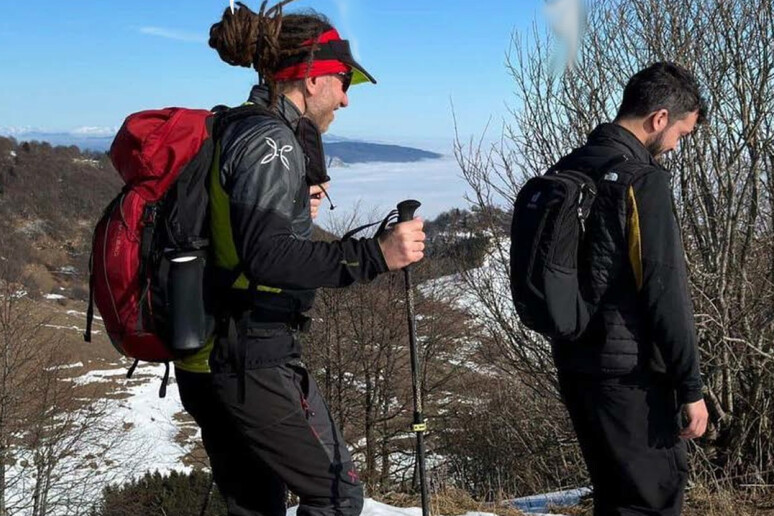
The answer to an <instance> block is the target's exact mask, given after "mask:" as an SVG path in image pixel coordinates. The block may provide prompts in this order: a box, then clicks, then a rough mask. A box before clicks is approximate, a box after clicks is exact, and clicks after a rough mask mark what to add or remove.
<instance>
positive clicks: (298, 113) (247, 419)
mask: <svg viewBox="0 0 774 516" xmlns="http://www.w3.org/2000/svg"><path fill="white" fill-rule="evenodd" d="M288 1H289V0H285V1H284V2H281V3H280V4H278V5H277V6H275V7H273V8H271V9H269V10H268V11H267V10H265V4H266V3H265V2H264V4H263V6H262V7H261V10H260V12H258V13H255V12H253V11H251V10H250V9H248V8H247V7H246V6H244V5H243V4H238V7H237V8H236V9H235V10H234V11H232V10H231V9H228V8H227V9H226V10H225V12H224V14H223V17H222V19H221V21H220V22H218V23H216V24H214V25H213V26H212V28H211V29H210V41H209V44H210V46H211V47H212V48H214V49H215V50H217V52H218V54H219V55H220V57H221V58H222V59H223V60H224V61H226V62H227V63H229V64H231V65H237V66H245V67H253V68H255V70H256V71H257V72H258V74H259V77H260V83H259V85H258V86H255V87H254V88H253V89H252V91H251V92H250V96H249V100H248V103H247V105H248V106H252V107H253V108H254V109H255V112H254V113H252V114H250V115H249V116H243V117H240V118H238V119H236V120H234V121H233V122H231V123H228V124H226V125H225V127H224V128H223V130H222V131H221V132H216V134H218V135H219V138H218V141H217V143H216V151H215V153H216V154H215V164H214V165H216V166H213V169H212V174H211V177H210V183H209V193H210V212H211V213H210V217H211V228H212V246H213V253H212V257H213V258H212V261H214V265H215V271H216V273H215V274H213V278H214V279H213V281H214V283H215V286H216V288H214V289H213V291H214V293H213V294H212V299H211V301H212V305H213V306H216V307H217V320H218V322H217V328H216V337H215V339H214V344H213V345H211V346H210V348H209V349H207V348H205V350H203V351H202V352H201V353H199V354H197V355H195V356H193V357H189V358H187V359H185V360H181V361H178V362H177V364H176V375H177V381H178V386H179V388H180V395H181V399H182V401H183V404H184V406H185V407H186V410H188V412H189V413H191V414H192V415H193V416H194V418H195V419H196V421H197V423H198V424H199V425H200V427H201V428H202V440H203V441H204V445H205V448H206V449H207V453H208V455H209V456H210V461H211V464H212V468H213V476H214V478H215V481H216V483H217V484H218V487H219V488H220V490H221V492H222V493H223V495H224V497H225V499H226V502H227V505H228V510H229V514H232V515H264V516H275V515H276V516H279V515H284V514H285V500H286V491H287V489H290V491H292V492H293V493H295V494H296V495H298V497H299V501H300V504H299V508H298V514H299V516H308V515H331V516H332V515H334V514H336V515H343V516H357V515H358V514H359V513H360V511H361V509H362V506H363V490H362V486H361V484H360V482H359V480H358V476H357V473H356V471H355V468H354V466H353V463H352V458H351V456H350V454H349V451H348V450H347V447H346V444H345V442H344V440H343V438H342V435H341V432H340V431H339V429H338V428H337V426H336V425H335V424H334V423H333V419H332V417H331V414H330V412H329V410H328V408H327V406H326V405H325V402H324V400H323V399H322V397H321V395H320V392H319V390H318V388H317V385H316V384H315V381H314V379H313V378H312V377H311V375H310V374H309V373H308V372H307V370H306V369H305V368H304V366H303V365H302V363H301V362H300V356H301V348H300V344H299V338H298V337H299V335H298V334H299V333H300V332H303V331H305V330H306V329H307V328H308V323H309V319H308V318H307V317H305V316H304V315H303V313H304V312H306V311H307V310H309V308H310V307H311V306H312V301H313V298H314V290H315V289H316V288H319V287H344V286H347V285H350V284H353V283H355V282H357V281H361V282H362V281H369V280H371V279H373V278H375V277H376V276H377V275H378V274H381V273H384V272H387V271H388V270H397V269H400V268H402V267H405V266H406V265H409V264H411V263H414V262H417V261H419V260H420V259H422V257H423V249H424V239H425V235H424V233H423V231H422V229H423V224H422V221H421V220H420V219H418V218H417V219H415V220H412V221H407V222H403V223H400V224H396V225H395V226H393V227H392V228H391V229H388V230H387V231H385V232H383V233H382V234H381V236H379V237H378V238H365V239H347V240H343V241H336V242H313V241H311V240H310V239H309V238H310V236H311V232H312V218H313V217H314V215H315V214H316V211H317V208H318V207H319V204H320V199H319V196H320V194H326V192H325V189H326V186H327V181H328V180H329V178H328V176H327V174H326V172H325V161H324V156H323V150H322V142H321V138H320V133H322V132H324V131H325V130H327V129H328V126H329V125H330V124H331V122H332V121H333V118H334V111H335V110H336V109H338V108H342V107H346V106H347V105H348V97H347V89H348V88H349V86H350V85H352V84H358V83H362V82H372V83H375V82H376V81H375V80H374V79H373V77H371V75H369V74H368V73H367V72H366V71H365V70H364V69H363V67H362V66H360V65H359V64H358V63H357V62H356V61H355V60H354V59H353V57H352V54H351V53H350V50H349V44H348V42H347V41H346V40H343V39H341V38H340V36H339V34H338V32H337V31H336V29H334V28H333V26H332V25H331V24H330V23H329V22H328V20H327V19H326V18H325V17H324V16H322V15H320V14H318V13H315V12H307V13H304V14H288V15H286V16H283V15H282V6H283V5H285V4H287V3H288ZM236 109H241V110H244V109H250V108H245V107H240V108H236ZM233 111H234V110H232V112H233ZM228 113H229V112H226V114H225V116H226V117H227V116H228ZM326 195H327V194H326ZM221 273H222V274H221ZM221 276H222V278H221ZM210 351H211V353H210ZM208 355H209V364H208V363H207V356H208ZM208 365H209V367H208ZM210 368H211V373H210V372H209V371H210Z"/></svg>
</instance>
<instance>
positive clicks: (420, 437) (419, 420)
mask: <svg viewBox="0 0 774 516" xmlns="http://www.w3.org/2000/svg"><path fill="white" fill-rule="evenodd" d="M419 206H421V204H420V202H419V201H415V200H406V201H403V202H401V203H398V222H406V221H408V220H412V219H413V218H414V211H416V209H417V208H419ZM403 275H404V277H405V280H406V307H407V312H408V327H409V344H410V350H411V386H412V388H413V391H414V424H413V425H411V430H412V431H414V432H416V434H417V464H418V467H419V487H420V492H421V495H422V516H430V507H429V503H430V500H429V497H428V495H427V476H426V474H425V430H427V423H425V418H424V416H423V415H422V389H421V385H420V382H419V354H418V353H417V330H416V317H415V316H414V288H413V285H412V284H411V267H410V266H409V265H407V266H405V267H404V268H403Z"/></svg>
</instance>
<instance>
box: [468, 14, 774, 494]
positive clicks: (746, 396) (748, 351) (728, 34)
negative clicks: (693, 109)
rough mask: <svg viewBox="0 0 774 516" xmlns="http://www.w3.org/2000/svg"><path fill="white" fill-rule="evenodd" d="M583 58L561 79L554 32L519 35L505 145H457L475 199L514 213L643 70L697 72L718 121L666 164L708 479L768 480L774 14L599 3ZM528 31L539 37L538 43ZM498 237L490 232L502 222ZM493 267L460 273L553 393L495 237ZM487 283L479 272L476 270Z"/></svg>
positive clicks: (510, 62) (530, 374)
mask: <svg viewBox="0 0 774 516" xmlns="http://www.w3.org/2000/svg"><path fill="white" fill-rule="evenodd" d="M589 7H590V10H589V13H588V18H587V23H586V32H585V36H584V39H583V44H582V46H581V49H580V55H579V56H578V60H577V64H576V66H575V67H574V68H573V69H572V70H568V71H566V72H564V73H563V74H560V75H559V74H557V73H556V71H555V69H554V68H552V66H551V64H550V59H548V57H549V55H550V49H551V46H552V43H553V40H552V37H551V35H550V34H547V33H545V32H543V31H542V30H541V29H540V28H538V26H537V25H536V26H534V27H533V29H532V32H531V33H530V34H521V33H516V34H514V36H513V40H512V47H511V51H510V52H509V54H508V58H507V66H508V69H509V71H510V73H511V76H512V78H513V81H514V87H515V95H516V97H515V99H514V102H513V108H512V110H511V112H510V119H509V120H508V121H507V123H506V124H505V125H504V127H503V131H502V138H501V140H500V142H499V143H498V144H496V145H494V146H487V145H484V144H482V143H481V142H478V143H475V142H471V143H468V144H462V143H459V139H458V145H457V149H456V150H457V157H458V161H459V163H460V166H461V168H462V171H463V174H464V175H465V178H466V179H467V181H468V183H469V184H470V186H471V187H472V191H473V196H472V197H471V199H470V200H471V202H472V204H473V205H474V206H476V207H478V209H479V210H481V211H482V212H484V213H486V212H488V211H491V212H492V213H495V212H496V211H497V210H495V209H493V207H497V206H500V207H505V208H506V209H507V208H508V207H510V206H511V205H512V203H513V201H514V199H515V197H516V193H517V192H518V189H519V187H520V186H521V185H522V184H523V182H524V181H525V180H526V179H527V178H529V177H532V176H534V175H536V174H541V173H543V172H544V171H545V170H546V169H547V168H548V167H549V166H550V165H552V164H553V163H554V162H555V161H556V160H557V159H558V158H559V157H560V156H562V155H563V154H565V153H567V152H568V151H570V150H571V149H572V148H573V147H576V146H579V145H581V144H582V143H583V141H584V139H585V136H586V134H587V133H589V132H590V131H591V130H592V129H593V128H594V127H595V126H596V125H597V124H599V123H601V122H606V121H610V120H612V119H613V118H614V116H615V112H616V109H617V106H618V104H619V102H620V98H621V93H622V91H623V87H624V85H625V83H626V81H627V80H628V78H629V77H630V76H631V75H632V74H633V73H635V72H636V71H637V70H639V69H641V68H642V67H644V66H646V65H648V64H650V63H651V62H654V61H658V60H671V61H675V62H678V63H681V64H683V65H684V66H686V67H687V68H689V69H691V70H693V71H694V73H695V74H696V75H697V78H698V79H699V82H700V83H701V84H703V85H704V88H705V90H706V93H707V94H708V96H709V98H710V100H711V119H710V122H709V123H708V124H706V126H705V127H702V128H700V129H699V130H698V131H697V132H696V134H695V135H693V136H691V137H690V138H688V139H687V140H688V141H687V142H686V143H685V144H684V146H683V148H682V149H681V150H680V152H679V153H677V154H676V155H675V156H674V157H673V158H672V159H671V160H670V162H669V163H667V164H666V165H667V166H668V167H671V168H672V169H673V170H675V174H674V175H673V186H674V191H675V196H676V205H675V209H676V212H677V214H678V215H679V219H680V221H681V226H682V231H683V239H684V243H685V247H686V255H687V256H686V257H687V259H688V262H689V269H690V270H689V275H690V282H691V286H692V289H693V299H694V303H695V309H696V316H697V323H698V329H699V346H700V350H701V357H702V370H703V373H704V379H705V383H706V396H707V399H708V402H709V406H710V410H711V414H712V429H711V431H710V432H709V435H708V437H707V438H706V439H705V440H704V441H702V443H701V451H702V452H703V453H702V454H701V455H702V456H703V457H704V458H705V459H706V465H707V466H708V468H707V469H706V471H707V472H713V473H714V474H717V473H720V474H721V475H725V477H726V478H737V479H742V478H746V479H753V480H756V481H764V482H766V481H771V479H772V476H773V475H774V443H772V441H771V439H770V435H771V431H772V424H774V410H773V407H772V405H771V396H770V394H769V393H771V392H772V390H774V370H773V367H772V365H773V364H774V362H772V360H773V359H774V348H773V346H774V344H773V337H774V311H773V310H772V308H771V307H772V306H773V305H772V301H774V211H773V210H772V203H773V199H774V178H773V177H772V175H773V174H774V169H773V165H774V163H772V162H773V161H774V158H773V156H774V130H773V127H774V125H773V124H774V122H772V121H773V120H774V116H772V115H774V53H772V49H771V42H772V41H774V6H772V3H771V2H763V3H760V4H756V3H750V2H746V1H744V0H663V1H662V0H659V1H656V0H631V1H628V2H620V1H615V0H601V1H597V2H594V3H593V4H591V5H590V6H589ZM528 37H529V42H528V39H527V38H528ZM492 227H493V228H494V225H492ZM492 236H493V241H494V246H493V249H494V251H493V255H492V260H493V264H492V267H491V271H490V272H489V273H486V274H478V273H473V272H471V273H467V274H463V277H464V278H465V280H466V282H467V284H468V285H469V288H470V290H471V291H472V292H474V293H475V295H476V296H477V299H478V300H479V301H480V304H481V305H482V306H483V307H485V309H486V311H487V313H488V315H487V316H486V317H487V318H488V324H491V326H490V327H489V330H490V332H491V333H492V335H493V337H492V340H493V342H494V344H495V345H496V349H499V350H500V352H502V354H503V355H504V356H507V357H508V358H509V362H508V365H509V369H510V370H511V371H512V372H514V373H515V374H516V376H517V377H518V379H519V380H520V381H522V382H524V383H525V384H526V385H528V386H529V387H532V388H536V389H539V390H543V391H546V392H550V391H551V390H552V386H551V381H550V376H551V375H550V373H551V369H552V368H551V365H550V362H549V360H548V355H547V353H548V351H547V350H548V348H547V345H546V343H545V342H544V341H543V340H542V339H540V338H537V337H536V336H535V335H532V334H530V333H529V332H525V331H524V329H523V328H521V327H520V325H519V324H518V322H517V320H516V317H515V315H514V314H513V313H512V311H510V305H509V300H508V299H507V298H508V294H507V291H504V290H503V289H502V287H501V285H498V284H497V282H496V280H495V279H493V277H494V276H498V277H500V278H507V277H508V276H507V274H508V272H507V271H508V267H507V260H506V257H507V248H508V245H509V243H508V242H507V238H506V235H504V234H502V233H501V232H500V233H497V232H495V231H494V230H493V231H492ZM477 274H478V275H477Z"/></svg>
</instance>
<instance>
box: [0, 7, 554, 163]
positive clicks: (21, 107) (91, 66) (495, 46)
mask: <svg viewBox="0 0 774 516" xmlns="http://www.w3.org/2000/svg"><path fill="white" fill-rule="evenodd" d="M270 3H272V2H270ZM3 4H4V5H3V9H2V16H0V84H2V86H1V87H0V91H2V93H1V94H0V128H3V129H4V130H6V131H7V129H8V128H19V127H31V128H35V129H39V130H43V131H72V130H76V129H80V130H83V128H115V127H116V126H118V125H120V123H121V121H122V120H123V118H124V116H125V115H127V114H128V113H131V112H133V111H138V110H141V109H147V108H152V107H161V106H167V105H182V106H188V107H211V106H212V105H215V104H220V103H224V104H230V105H233V104H238V103H240V102H242V101H243V100H244V99H245V97H246V95H247V93H248V91H249V89H250V86H251V85H252V84H253V83H254V82H255V81H256V75H255V72H254V71H252V70H250V69H247V68H238V67H232V66H229V65H227V64H226V63H224V62H222V61H221V60H220V59H219V57H218V55H217V53H216V52H215V51H214V50H212V49H210V48H209V47H208V46H207V43H206V40H207V34H208V31H209V27H210V25H211V24H212V23H214V22H215V21H217V20H218V19H219V18H220V15H221V13H222V11H223V9H224V8H225V7H227V6H228V1H227V0H224V1H220V0H187V1H178V0H152V1H151V0H132V1H124V2H116V1H110V2H107V1H105V0H39V1H37V2H32V3H30V2H21V1H9V0H5V1H4V2H3ZM248 5H250V6H251V7H252V8H254V9H255V10H257V9H258V7H259V5H260V2H258V1H255V2H248ZM542 6H543V2H542V1H541V0H478V1H459V0H446V1H443V2H441V1H437V0H436V1H432V2H431V1H427V0H415V1H374V0H297V1H296V2H293V3H292V4H290V5H289V6H288V7H287V8H286V10H289V11H292V10H298V9H305V8H313V9H316V10H318V11H320V12H323V13H325V14H326V15H328V16H329V17H330V18H331V20H332V21H333V23H334V25H336V27H337V28H338V29H339V31H340V32H341V33H342V36H343V37H345V38H348V39H350V40H351V42H352V44H353V47H354V51H355V53H356V55H357V57H358V59H359V61H360V62H361V63H362V64H363V65H364V66H365V67H366V68H367V69H368V70H369V71H370V72H371V73H372V74H373V75H374V76H375V77H376V78H377V80H378V81H379V84H377V85H376V86H373V85H362V86H356V87H353V88H352V89H351V90H350V106H349V107H348V108H347V109H345V110H342V111H340V112H339V114H338V115H337V120H336V122H335V123H334V125H333V126H332V128H331V130H330V132H331V133H332V134H336V135H340V136H345V137H350V138H362V139H368V140H372V141H385V142H391V143H404V144H414V145H417V146H424V147H433V148H435V149H437V150H443V147H444V146H445V145H447V143H448V142H450V141H451V139H452V137H453V124H452V108H451V103H452V102H453V103H454V109H455V112H456V116H457V121H458V124H459V125H460V130H461V133H462V135H463V136H473V135H479V134H480V133H481V131H482V130H483V129H484V127H485V125H486V124H487V122H488V121H489V120H490V118H491V119H492V121H493V123H494V124H495V126H499V121H501V120H502V118H503V116H504V115H505V106H506V103H508V102H511V101H512V93H511V81H510V79H509V77H508V74H507V71H506V69H505V66H504V61H505V54H506V51H507V50H508V47H509V43H510V38H511V34H512V32H513V31H514V30H515V29H525V28H527V27H529V25H530V24H531V23H532V22H533V21H534V20H538V21H539V22H541V23H542V20H543V11H542Z"/></svg>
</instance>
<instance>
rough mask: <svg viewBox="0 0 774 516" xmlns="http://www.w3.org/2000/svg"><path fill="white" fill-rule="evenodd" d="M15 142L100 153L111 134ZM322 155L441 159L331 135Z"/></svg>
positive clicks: (38, 136) (30, 136) (23, 136)
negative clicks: (35, 143) (32, 142)
mask: <svg viewBox="0 0 774 516" xmlns="http://www.w3.org/2000/svg"><path fill="white" fill-rule="evenodd" d="M9 136H12V137H13V138H15V139H16V140H17V141H19V142H22V141H32V140H37V141H41V142H48V143H50V144H51V145H65V146H70V145H75V146H76V147H78V148H79V149H81V150H82V151H85V150H88V151H96V152H104V151H107V150H108V149H109V148H110V143H111V142H112V141H113V135H112V134H110V135H104V134H101V135H93V134H81V133H46V132H38V131H27V132H14V133H13V134H9ZM323 145H324V146H325V155H326V157H327V158H328V163H329V165H347V164H354V163H372V162H388V163H410V162H415V161H420V160H424V159H437V158H441V157H442V154H438V153H435V152H430V151H426V150H422V149H416V148H413V147H403V146H400V145H387V144H382V143H371V142H362V141H357V140H351V139H348V138H343V137H339V136H335V135H325V136H324V137H323Z"/></svg>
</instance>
